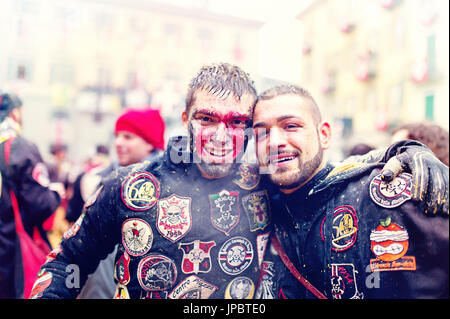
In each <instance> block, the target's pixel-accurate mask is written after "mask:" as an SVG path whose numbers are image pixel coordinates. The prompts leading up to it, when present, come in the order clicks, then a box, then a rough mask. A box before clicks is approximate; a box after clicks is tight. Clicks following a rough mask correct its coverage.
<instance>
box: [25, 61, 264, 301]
mask: <svg viewBox="0 0 450 319" xmlns="http://www.w3.org/2000/svg"><path fill="white" fill-rule="evenodd" d="M256 98H257V95H256V90H255V88H254V85H253V81H252V80H251V79H250V78H249V76H248V74H246V73H245V72H243V71H242V70H241V69H240V68H238V67H237V66H233V65H230V64H226V63H223V64H214V65H210V66H205V67H203V68H201V70H200V72H199V73H198V74H197V76H196V77H195V78H194V79H193V80H192V82H191V83H190V85H189V88H188V92H187V95H186V109H185V111H184V112H183V114H182V119H183V123H184V125H185V127H186V128H187V131H188V136H187V137H176V138H172V139H170V141H169V143H168V147H167V150H166V151H165V152H164V154H163V155H162V156H161V157H159V158H157V159H155V160H153V161H151V162H144V163H143V164H140V165H131V166H128V167H126V168H122V169H120V170H117V171H115V172H114V173H113V174H112V175H110V177H109V178H108V179H106V180H103V187H102V188H100V189H99V190H98V191H97V193H96V195H95V196H94V197H93V198H92V199H90V200H89V201H88V202H87V204H86V205H85V211H84V213H83V215H82V216H81V217H80V219H79V220H78V221H77V222H76V223H75V224H74V227H73V228H72V229H71V230H70V231H68V232H67V233H66V234H65V236H64V240H63V241H62V242H61V245H60V248H59V249H58V250H56V251H55V252H54V253H53V254H51V256H50V257H49V259H48V262H47V263H46V264H45V265H43V267H42V273H41V276H40V277H39V278H38V279H37V281H36V284H35V289H34V292H33V296H34V297H36V298H39V297H42V298H74V297H76V296H77V294H78V293H79V291H80V288H81V287H82V286H83V284H84V282H85V280H86V276H87V275H88V274H89V273H91V272H92V271H93V270H94V269H95V267H96V266H97V264H98V262H99V260H101V259H102V258H104V257H105V256H106V255H107V254H108V253H110V252H111V251H112V250H113V248H114V246H115V245H116V244H118V250H117V255H116V258H115V270H114V277H115V282H116V284H117V289H116V293H115V297H116V298H154V299H158V298H164V299H165V298H170V299H178V298H198V299H200V298H202V299H206V298H236V299H241V298H242V299H244V298H246V299H250V298H253V296H254V292H255V287H256V284H257V281H258V278H259V265H260V263H261V262H262V257H263V254H264V250H265V248H266V244H267V242H268V237H269V232H270V226H271V225H270V222H269V217H270V208H269V205H268V198H267V192H266V191H265V190H264V189H262V188H261V186H260V184H259V182H260V178H259V175H258V174H257V169H256V168H255V167H251V166H249V165H246V164H241V163H240V159H241V158H242V156H243V154H244V152H245V148H246V145H247V140H248V134H247V135H246V134H245V133H246V132H245V129H246V128H249V127H250V123H251V116H252V114H251V113H252V110H253V106H254V103H255V102H256ZM247 133H248V132H247ZM68 265H77V267H78V269H79V275H80V277H79V279H80V280H79V282H80V286H79V287H74V286H73V285H72V286H70V287H68V286H67V285H66V282H67V280H70V279H71V276H72V274H71V273H68V272H66V269H67V268H66V267H67V266H68ZM111 280H112V278H111Z"/></svg>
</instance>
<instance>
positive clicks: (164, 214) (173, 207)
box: [156, 195, 192, 243]
mask: <svg viewBox="0 0 450 319" xmlns="http://www.w3.org/2000/svg"><path fill="white" fill-rule="evenodd" d="M191 227H192V216H191V199H190V198H188V197H181V196H177V195H171V196H169V197H166V198H162V199H160V200H159V201H158V217H157V220H156V229H158V232H159V233H160V234H161V235H162V236H163V237H164V238H167V239H168V240H170V241H171V242H173V243H174V242H176V241H177V240H180V239H181V238H183V237H184V236H185V235H186V234H187V233H188V232H189V231H190V230H191Z"/></svg>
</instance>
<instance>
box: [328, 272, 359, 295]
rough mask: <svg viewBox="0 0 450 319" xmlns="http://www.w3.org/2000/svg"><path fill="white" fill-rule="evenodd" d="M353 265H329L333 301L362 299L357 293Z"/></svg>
mask: <svg viewBox="0 0 450 319" xmlns="http://www.w3.org/2000/svg"><path fill="white" fill-rule="evenodd" d="M357 273H358V272H357V271H356V270H355V266H354V265H353V264H331V295H332V296H333V299H362V298H363V297H364V295H363V293H361V292H359V291H358V286H357V284H356V274H357Z"/></svg>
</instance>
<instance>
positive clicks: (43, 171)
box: [31, 163, 50, 187]
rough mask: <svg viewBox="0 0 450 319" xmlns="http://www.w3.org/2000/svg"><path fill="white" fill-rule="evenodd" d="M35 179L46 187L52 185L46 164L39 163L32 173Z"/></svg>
mask: <svg viewBox="0 0 450 319" xmlns="http://www.w3.org/2000/svg"><path fill="white" fill-rule="evenodd" d="M31 176H32V177H33V179H34V180H35V181H36V182H38V183H39V184H40V185H42V186H44V187H48V185H50V178H49V177H48V170H47V166H45V164H44V163H37V164H36V165H35V166H34V168H33V171H32V172H31Z"/></svg>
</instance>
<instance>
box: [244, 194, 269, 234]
mask: <svg viewBox="0 0 450 319" xmlns="http://www.w3.org/2000/svg"><path fill="white" fill-rule="evenodd" d="M242 206H243V207H244V210H245V212H246V213H247V217H248V222H249V224H250V231H256V230H258V229H264V228H266V226H267V225H268V224H269V214H270V208H269V200H268V196H267V192H266V191H259V192H256V193H252V194H250V195H247V196H244V197H243V198H242Z"/></svg>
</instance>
